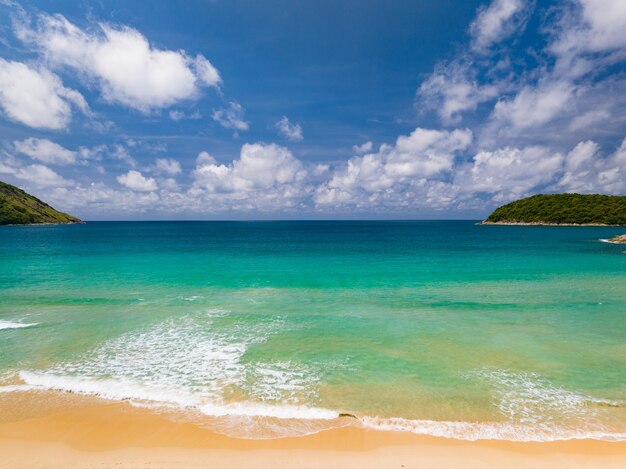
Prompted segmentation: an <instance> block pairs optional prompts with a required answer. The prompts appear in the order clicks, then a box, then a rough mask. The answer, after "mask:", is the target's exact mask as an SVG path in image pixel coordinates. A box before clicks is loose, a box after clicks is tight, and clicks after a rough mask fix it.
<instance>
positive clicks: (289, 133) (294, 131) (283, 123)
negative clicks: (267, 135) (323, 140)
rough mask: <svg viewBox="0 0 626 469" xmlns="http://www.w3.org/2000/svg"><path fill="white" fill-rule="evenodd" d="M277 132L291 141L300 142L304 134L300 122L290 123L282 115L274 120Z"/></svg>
mask: <svg viewBox="0 0 626 469" xmlns="http://www.w3.org/2000/svg"><path fill="white" fill-rule="evenodd" d="M276 128H277V129H278V133H279V134H280V135H282V136H283V137H285V138H286V139H287V140H291V141H292V142H300V141H301V140H302V139H303V138H304V136H303V135H302V127H300V124H292V123H291V122H289V119H288V118H287V116H283V117H282V118H281V119H280V120H279V121H278V122H276Z"/></svg>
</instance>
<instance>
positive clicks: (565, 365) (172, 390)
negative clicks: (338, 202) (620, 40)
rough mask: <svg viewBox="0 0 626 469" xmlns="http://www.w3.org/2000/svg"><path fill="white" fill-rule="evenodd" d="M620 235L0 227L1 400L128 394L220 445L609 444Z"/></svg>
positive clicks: (616, 426) (464, 227)
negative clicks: (333, 432) (336, 439)
mask: <svg viewBox="0 0 626 469" xmlns="http://www.w3.org/2000/svg"><path fill="white" fill-rule="evenodd" d="M624 232H625V231H624V228H619V227H566V226H559V227H549V226H485V225H479V224H477V223H476V222H475V221H466V220H463V221H271V222H269V221H260V222H200V221H198V222H90V223H87V224H85V225H57V226H6V227H0V400H2V398H3V396H5V397H6V396H8V395H9V393H13V392H35V393H44V394H42V395H45V393H46V392H63V393H66V392H67V393H69V392H71V393H74V394H76V395H80V394H85V395H93V396H99V397H101V398H102V399H107V400H114V401H122V400H124V401H126V402H128V403H129V404H130V405H134V406H140V407H145V408H149V409H151V410H152V411H154V412H157V413H159V414H163V415H168V416H171V418H173V419H182V420H187V421H190V422H193V423H195V424H197V425H200V426H204V427H207V428H211V429H213V430H215V431H217V432H219V433H222V434H226V435H230V436H234V437H238V438H278V437H284V436H297V435H305V434H310V433H315V432H319V431H322V430H325V429H328V428H334V427H341V426H349V425H353V426H360V427H365V428H372V429H378V430H384V431H405V432H413V433H417V434H427V435H435V436H443V437H448V438H456V439H462V440H476V439H499V440H515V441H549V440H564V439H573V438H594V439H602V440H625V439H626V246H624V245H618V244H610V243H606V242H602V241H601V240H606V239H607V238H610V237H612V236H615V235H618V234H623V233H624Z"/></svg>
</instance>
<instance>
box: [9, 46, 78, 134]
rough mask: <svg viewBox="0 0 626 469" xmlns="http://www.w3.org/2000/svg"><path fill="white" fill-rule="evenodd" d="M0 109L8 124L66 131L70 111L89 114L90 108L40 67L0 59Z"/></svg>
mask: <svg viewBox="0 0 626 469" xmlns="http://www.w3.org/2000/svg"><path fill="white" fill-rule="evenodd" d="M0 107H1V108H2V110H3V111H4V114H5V115H6V116H7V117H8V118H9V119H11V120H14V121H16V122H20V123H22V124H24V125H27V126H29V127H33V128H36V129H52V130H59V129H64V128H66V127H67V126H68V125H69V123H70V120H71V118H72V108H73V107H77V108H78V109H79V110H81V111H82V112H83V113H85V114H89V107H88V106H87V102H86V101H85V99H84V98H83V96H82V95H81V94H80V93H79V92H78V91H76V90H73V89H71V88H66V87H65V86H63V83H62V82H61V79H60V78H59V77H58V76H57V75H55V74H54V73H52V72H50V71H49V70H47V69H46V68H44V67H41V66H29V65H27V64H24V63H21V62H13V61H6V60H4V59H2V58H0Z"/></svg>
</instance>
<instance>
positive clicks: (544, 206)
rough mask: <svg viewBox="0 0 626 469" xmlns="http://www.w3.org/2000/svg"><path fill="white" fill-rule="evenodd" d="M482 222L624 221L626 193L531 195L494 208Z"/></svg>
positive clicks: (566, 223)
mask: <svg viewBox="0 0 626 469" xmlns="http://www.w3.org/2000/svg"><path fill="white" fill-rule="evenodd" d="M483 223H485V224H491V223H500V224H515V223H520V224H547V225H626V196H622V195H599V194H587V195H583V194H548V195H546V194H539V195H533V196H532V197H527V198H525V199H521V200H517V201H515V202H511V203H510V204H506V205H503V206H502V207H499V208H497V209H496V210H495V211H494V212H493V213H492V214H491V215H489V217H487V219H486V220H485V221H484V222H483Z"/></svg>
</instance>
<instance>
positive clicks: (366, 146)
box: [352, 142, 374, 155]
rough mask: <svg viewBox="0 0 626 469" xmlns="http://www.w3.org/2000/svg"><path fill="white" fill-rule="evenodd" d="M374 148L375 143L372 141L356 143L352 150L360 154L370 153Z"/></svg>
mask: <svg viewBox="0 0 626 469" xmlns="http://www.w3.org/2000/svg"><path fill="white" fill-rule="evenodd" d="M372 148H374V144H373V143H372V142H365V143H362V144H361V145H354V146H353V147H352V151H353V152H354V153H356V154H358V155H360V154H363V153H368V152H370V151H372Z"/></svg>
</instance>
